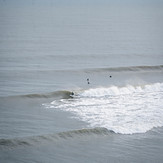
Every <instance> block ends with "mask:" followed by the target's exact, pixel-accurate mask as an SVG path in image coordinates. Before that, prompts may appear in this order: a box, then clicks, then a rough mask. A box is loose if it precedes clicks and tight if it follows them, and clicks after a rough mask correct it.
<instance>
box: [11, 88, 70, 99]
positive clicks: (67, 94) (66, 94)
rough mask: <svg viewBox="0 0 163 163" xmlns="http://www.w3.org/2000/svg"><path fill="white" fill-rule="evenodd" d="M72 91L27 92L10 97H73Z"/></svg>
mask: <svg viewBox="0 0 163 163" xmlns="http://www.w3.org/2000/svg"><path fill="white" fill-rule="evenodd" d="M71 94H72V92H70V91H66V90H65V91H64V90H63V91H55V92H51V93H44V94H26V95H17V96H10V97H20V98H56V99H57V98H63V99H68V98H72V97H71V96H70V95H71Z"/></svg>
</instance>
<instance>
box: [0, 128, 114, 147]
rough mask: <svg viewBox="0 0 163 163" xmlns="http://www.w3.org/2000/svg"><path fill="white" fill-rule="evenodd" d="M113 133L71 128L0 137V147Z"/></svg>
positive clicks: (104, 130) (112, 132)
mask: <svg viewBox="0 0 163 163" xmlns="http://www.w3.org/2000/svg"><path fill="white" fill-rule="evenodd" d="M109 134H115V132H114V131H109V130H107V129H106V128H101V127H99V128H93V129H80V130H72V131H67V132H61V133H56V134H49V135H41V136H40V135H39V136H31V137H27V138H15V139H0V149H1V148H2V149H3V147H9V148H14V147H16V146H31V145H34V144H40V143H42V142H45V141H47V142H51V141H59V140H61V141H62V140H63V139H64V140H66V139H70V138H72V139H73V138H79V137H83V136H91V135H109Z"/></svg>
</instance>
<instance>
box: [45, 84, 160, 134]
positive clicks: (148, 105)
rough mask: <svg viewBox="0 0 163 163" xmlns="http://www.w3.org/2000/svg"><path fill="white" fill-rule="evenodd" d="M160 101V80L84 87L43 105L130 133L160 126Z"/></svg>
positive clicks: (89, 121)
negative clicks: (70, 97) (140, 83)
mask: <svg viewBox="0 0 163 163" xmlns="http://www.w3.org/2000/svg"><path fill="white" fill-rule="evenodd" d="M162 104H163V83H155V84H151V85H144V86H137V87H134V86H131V85H129V86H126V87H116V86H112V87H109V88H102V87H101V88H94V89H88V90H85V91H83V92H82V93H80V94H78V97H77V98H73V99H61V100H55V101H53V102H51V103H50V104H49V105H46V107H47V108H52V109H54V108H55V109H56V108H58V109H61V110H64V111H69V112H72V113H73V114H75V116H76V118H78V119H80V120H82V121H85V122H87V123H89V126H91V127H104V128H107V129H108V130H113V131H114V132H116V133H121V134H134V133H145V132H147V131H149V130H151V129H152V128H154V127H161V126H163V105H162Z"/></svg>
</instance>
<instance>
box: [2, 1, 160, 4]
mask: <svg viewBox="0 0 163 163" xmlns="http://www.w3.org/2000/svg"><path fill="white" fill-rule="evenodd" d="M96 4H97V5H104V4H106V5H160V4H163V0H0V5H96Z"/></svg>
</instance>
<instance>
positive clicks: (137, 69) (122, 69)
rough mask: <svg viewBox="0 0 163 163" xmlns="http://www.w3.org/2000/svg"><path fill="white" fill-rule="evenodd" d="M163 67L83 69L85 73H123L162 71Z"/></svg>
mask: <svg viewBox="0 0 163 163" xmlns="http://www.w3.org/2000/svg"><path fill="white" fill-rule="evenodd" d="M162 70H163V65H158V66H130V67H110V68H92V69H85V72H106V71H109V72H125V71H162Z"/></svg>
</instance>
